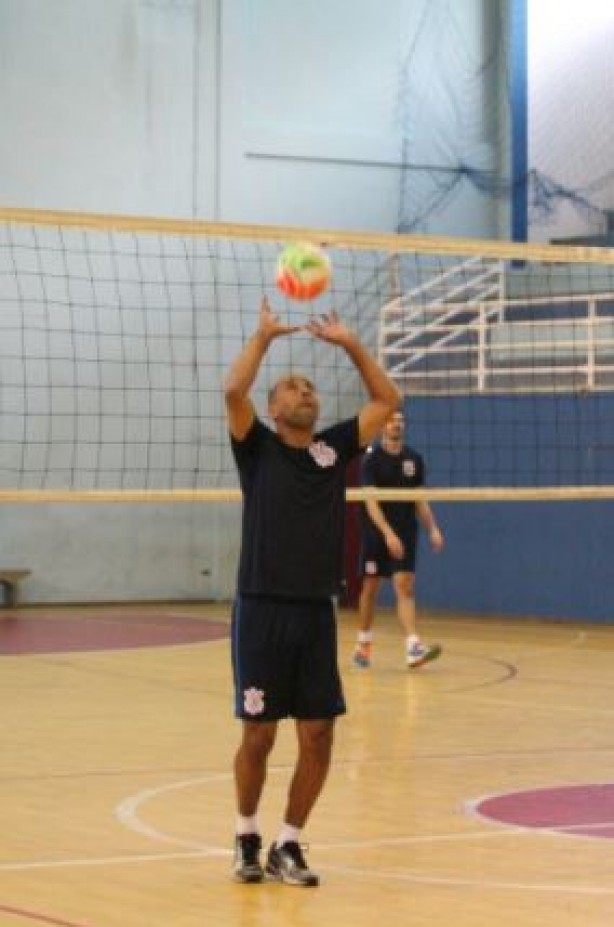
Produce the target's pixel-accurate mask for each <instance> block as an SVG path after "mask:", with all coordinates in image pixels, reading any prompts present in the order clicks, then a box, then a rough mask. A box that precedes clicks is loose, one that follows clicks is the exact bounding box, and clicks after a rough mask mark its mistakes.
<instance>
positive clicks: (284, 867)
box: [266, 840, 320, 886]
mask: <svg viewBox="0 0 614 927" xmlns="http://www.w3.org/2000/svg"><path fill="white" fill-rule="evenodd" d="M266 874H267V876H268V877H269V878H270V879H276V880H277V881H278V882H285V883H286V885H305V886H311V885H319V883H320V879H319V877H318V876H317V875H316V874H315V872H312V871H311V869H310V868H309V866H308V865H307V863H306V862H305V857H304V856H303V851H302V850H301V848H300V846H299V844H298V843H296V842H295V841H293V840H292V841H287V842H286V843H284V844H282V846H280V847H278V846H276V845H275V844H273V846H272V847H271V849H270V850H269V857H268V859H267V864H266Z"/></svg>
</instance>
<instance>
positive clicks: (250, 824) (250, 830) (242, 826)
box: [237, 814, 260, 837]
mask: <svg viewBox="0 0 614 927" xmlns="http://www.w3.org/2000/svg"><path fill="white" fill-rule="evenodd" d="M259 833H260V830H259V828H258V818H257V817H256V815H254V816H253V817H251V818H245V817H243V815H242V814H239V815H237V836H240V837H242V836H244V835H245V834H259Z"/></svg>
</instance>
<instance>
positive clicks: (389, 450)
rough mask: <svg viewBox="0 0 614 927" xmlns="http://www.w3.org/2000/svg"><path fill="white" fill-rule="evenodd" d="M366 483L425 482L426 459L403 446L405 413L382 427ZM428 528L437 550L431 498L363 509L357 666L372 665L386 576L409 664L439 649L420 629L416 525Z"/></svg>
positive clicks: (365, 470) (366, 463) (411, 485)
mask: <svg viewBox="0 0 614 927" xmlns="http://www.w3.org/2000/svg"><path fill="white" fill-rule="evenodd" d="M361 481H362V484H363V486H373V487H378V488H380V489H415V488H417V487H419V486H422V485H423V483H424V461H423V459H422V457H421V456H420V454H418V453H416V451H414V450H412V449H411V448H410V447H409V446H408V445H407V444H405V421H404V417H403V413H402V412H400V411H398V410H397V411H395V412H394V413H393V415H391V416H390V418H389V419H388V421H387V422H386V423H385V425H384V427H383V429H382V435H381V441H380V442H379V443H378V444H376V445H375V446H374V447H371V448H369V449H368V451H367V453H366V454H365V458H364V460H363V464H362V479H361ZM419 524H421V525H422V526H423V527H424V529H425V530H426V531H427V532H428V537H429V541H430V544H431V547H432V548H433V550H434V551H436V552H439V551H441V550H442V548H443V544H444V539H443V535H442V533H441V531H440V530H439V526H438V525H437V522H436V520H435V516H434V514H433V511H432V509H431V507H430V505H429V504H428V502H424V501H418V502H381V503H380V502H376V501H374V500H372V499H369V500H368V501H367V502H366V503H365V504H364V508H363V513H362V545H361V554H360V573H361V576H362V586H361V592H360V599H359V603H358V639H357V641H356V649H355V650H354V656H353V661H354V664H355V666H358V667H361V668H363V669H364V668H367V667H369V666H370V665H371V659H372V650H373V637H374V634H373V620H374V617H375V605H376V601H377V594H378V591H379V588H380V585H381V582H382V579H391V580H392V584H393V587H394V592H395V596H396V606H397V615H398V618H399V622H400V624H401V627H402V628H403V632H404V635H405V661H406V664H407V666H408V667H409V668H414V667H418V666H422V664H423V663H427V662H429V661H430V660H434V659H436V658H437V657H438V656H439V655H440V653H441V646H440V645H439V644H424V643H423V642H422V641H421V640H420V637H419V635H418V632H417V627H416V599H415V580H416V546H417V541H418V525H419Z"/></svg>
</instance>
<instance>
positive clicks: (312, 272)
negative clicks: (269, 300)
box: [275, 241, 332, 302]
mask: <svg viewBox="0 0 614 927" xmlns="http://www.w3.org/2000/svg"><path fill="white" fill-rule="evenodd" d="M331 276H332V268H331V263H330V259H329V257H328V255H327V254H325V252H324V251H322V249H321V248H319V247H318V246H317V245H312V244H310V243H309V242H304V241H297V242H293V243H292V244H289V245H286V247H285V248H284V249H283V251H282V252H281V254H280V255H279V257H278V259H277V276H276V278H275V282H276V283H277V286H278V287H279V289H280V290H281V292H282V293H284V294H285V295H286V296H288V297H289V298H290V299H297V300H300V301H301V302H302V301H304V300H308V299H315V298H316V297H317V296H320V295H321V294H322V293H324V291H325V290H327V289H328V287H329V285H330V280H331Z"/></svg>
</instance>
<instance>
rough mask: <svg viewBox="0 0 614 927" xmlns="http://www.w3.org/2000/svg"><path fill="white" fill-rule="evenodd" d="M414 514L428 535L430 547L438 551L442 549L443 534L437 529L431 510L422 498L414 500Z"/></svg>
mask: <svg viewBox="0 0 614 927" xmlns="http://www.w3.org/2000/svg"><path fill="white" fill-rule="evenodd" d="M416 514H417V516H418V518H419V519H420V524H421V525H422V527H423V528H424V530H425V531H426V532H427V534H428V536H429V541H430V544H431V547H432V548H433V550H434V551H436V552H437V553H439V551H440V550H442V549H443V544H444V541H443V534H442V533H441V531H440V530H439V526H438V524H437V522H436V520H435V516H434V515H433V510H432V508H431V507H430V505H429V504H428V502H424V500H422V499H421V500H420V501H418V502H416Z"/></svg>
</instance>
